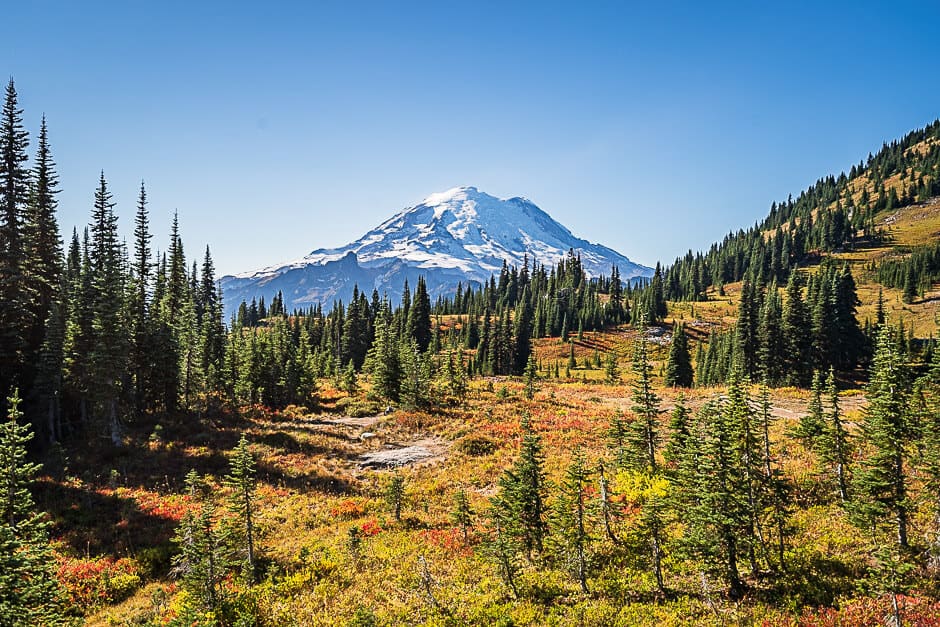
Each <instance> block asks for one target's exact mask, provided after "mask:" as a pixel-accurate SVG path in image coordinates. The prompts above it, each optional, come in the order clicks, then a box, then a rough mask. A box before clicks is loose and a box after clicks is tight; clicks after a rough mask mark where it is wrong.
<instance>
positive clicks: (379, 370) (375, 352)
mask: <svg viewBox="0 0 940 627" xmlns="http://www.w3.org/2000/svg"><path fill="white" fill-rule="evenodd" d="M366 370H368V371H369V373H370V374H371V377H372V390H373V392H374V393H375V395H376V396H378V397H379V398H382V399H385V400H388V401H391V402H397V401H398V399H399V395H400V392H401V380H402V375H401V367H400V363H399V351H398V335H397V333H396V332H395V328H394V324H393V323H392V319H391V314H390V312H389V311H388V306H387V305H386V306H385V307H383V308H382V310H381V311H380V312H379V314H378V316H376V321H375V342H373V344H372V347H371V348H370V349H369V353H368V355H367V357H366Z"/></svg>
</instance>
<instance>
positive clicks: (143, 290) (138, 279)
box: [128, 181, 154, 412]
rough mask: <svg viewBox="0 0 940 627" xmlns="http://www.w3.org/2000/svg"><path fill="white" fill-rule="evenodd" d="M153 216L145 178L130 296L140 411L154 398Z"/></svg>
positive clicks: (133, 363) (136, 397)
mask: <svg viewBox="0 0 940 627" xmlns="http://www.w3.org/2000/svg"><path fill="white" fill-rule="evenodd" d="M151 239H153V236H152V235H151V234H150V216H149V213H148V210H147V190H146V188H145V187H144V183H143V181H141V183H140V195H139V196H138V199H137V214H136V216H135V218H134V257H133V262H132V264H131V282H132V290H131V294H130V298H129V306H128V311H129V312H130V326H131V333H130V337H131V358H130V362H131V369H132V371H133V374H134V405H135V408H136V410H137V411H138V412H141V411H142V410H143V408H144V405H145V402H146V399H152V398H153V397H154V393H153V392H152V391H151V390H150V389H149V385H150V383H151V377H150V375H151V372H150V368H149V366H150V363H151V359H150V351H151V350H152V349H153V346H151V344H152V343H151V333H150V318H149V305H150V295H151V281H152V276H151V275H152V274H153V261H152V258H151V248H150V240H151Z"/></svg>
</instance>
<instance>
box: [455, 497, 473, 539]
mask: <svg viewBox="0 0 940 627" xmlns="http://www.w3.org/2000/svg"><path fill="white" fill-rule="evenodd" d="M450 520H451V522H453V523H454V524H455V525H456V526H458V527H460V529H461V531H462V532H463V541H464V544H468V543H469V542H470V531H471V529H473V507H471V505H470V497H469V496H467V491H466V490H464V489H460V490H457V492H455V493H454V508H453V510H451V514H450Z"/></svg>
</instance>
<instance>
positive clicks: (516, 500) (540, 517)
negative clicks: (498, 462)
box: [499, 416, 548, 560]
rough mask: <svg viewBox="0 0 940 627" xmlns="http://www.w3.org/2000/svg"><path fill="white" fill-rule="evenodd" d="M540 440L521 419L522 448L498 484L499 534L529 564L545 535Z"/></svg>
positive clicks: (542, 457) (546, 487)
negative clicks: (504, 535)
mask: <svg viewBox="0 0 940 627" xmlns="http://www.w3.org/2000/svg"><path fill="white" fill-rule="evenodd" d="M544 465H545V456H544V454H543V453H542V439H541V438H540V437H539V435H538V434H537V433H535V431H534V430H533V429H532V427H531V425H530V424H529V418H528V416H524V417H523V419H522V447H521V449H520V451H519V458H518V459H517V460H516V462H515V463H514V464H513V465H512V466H511V467H510V468H509V469H507V470H506V471H505V472H504V473H503V476H502V477H501V478H500V480H499V488H500V496H499V499H500V500H499V504H500V509H501V511H502V512H503V518H504V520H503V525H504V527H503V531H504V533H509V534H512V535H514V536H515V538H514V539H513V545H514V546H517V547H519V548H520V550H522V551H523V552H524V553H525V555H526V556H527V557H528V558H529V559H530V560H531V559H532V554H533V552H535V553H542V550H543V548H544V542H545V537H546V535H547V534H548V523H547V518H548V508H547V506H546V503H545V501H546V496H547V492H548V486H547V483H546V479H545V470H544Z"/></svg>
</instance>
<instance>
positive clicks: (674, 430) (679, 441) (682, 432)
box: [663, 392, 691, 465]
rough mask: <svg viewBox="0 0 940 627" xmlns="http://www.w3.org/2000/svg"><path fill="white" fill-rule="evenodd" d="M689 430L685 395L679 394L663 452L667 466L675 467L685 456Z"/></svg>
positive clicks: (689, 434)
mask: <svg viewBox="0 0 940 627" xmlns="http://www.w3.org/2000/svg"><path fill="white" fill-rule="evenodd" d="M690 429H691V425H690V424H689V409H688V407H686V404H685V395H684V394H682V393H681V392H680V393H679V395H678V396H676V406H675V408H674V409H673V410H672V416H671V418H670V420H669V440H668V441H667V442H666V449H665V450H664V451H663V459H664V460H665V461H666V463H667V464H672V465H677V464H678V463H679V462H680V461H681V460H682V458H683V457H685V455H686V454H687V452H688V447H689V438H690V437H691V430H690Z"/></svg>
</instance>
